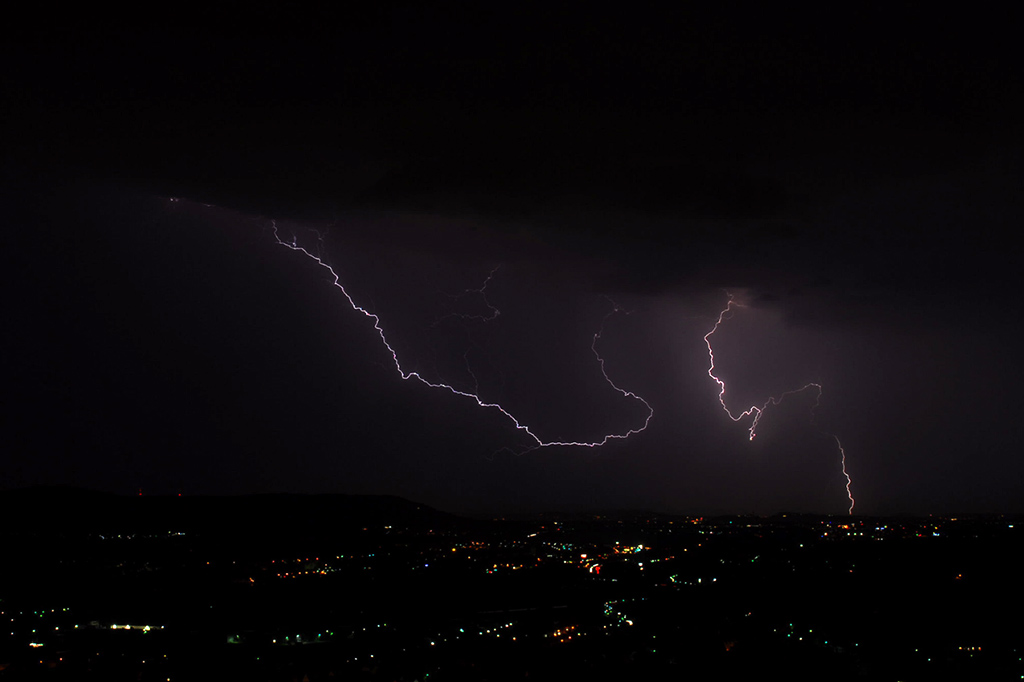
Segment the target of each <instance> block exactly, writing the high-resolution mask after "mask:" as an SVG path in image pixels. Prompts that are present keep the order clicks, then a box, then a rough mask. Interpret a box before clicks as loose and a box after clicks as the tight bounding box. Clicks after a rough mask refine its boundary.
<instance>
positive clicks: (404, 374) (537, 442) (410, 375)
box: [271, 222, 654, 452]
mask: <svg viewBox="0 0 1024 682" xmlns="http://www.w3.org/2000/svg"><path fill="white" fill-rule="evenodd" d="M271 226H272V231H273V235H274V240H275V241H276V242H277V243H278V244H279V245H281V246H285V247H287V248H289V249H291V250H292V251H295V252H298V253H301V254H302V255H304V256H305V257H307V258H309V259H310V260H312V261H313V262H315V263H316V264H317V265H318V266H319V267H321V268H323V269H325V270H327V272H328V273H330V275H331V279H332V282H331V285H332V286H334V287H335V288H337V289H338V290H339V291H341V294H342V296H344V298H345V300H346V301H347V302H348V304H349V306H351V308H352V309H353V310H355V311H357V312H359V313H361V314H362V315H364V316H365V317H368V318H369V319H370V320H372V321H373V328H374V329H375V330H376V331H377V335H378V336H379V337H380V340H381V343H382V344H383V345H384V348H385V349H387V351H388V352H389V353H390V354H391V359H392V360H393V361H394V365H395V369H396V370H397V371H398V374H399V376H400V377H401V378H402V379H403V380H405V381H408V380H410V379H415V380H416V381H419V382H420V383H422V384H424V385H426V386H429V387H431V388H437V389H443V390H446V391H448V392H450V393H452V394H454V395H457V396H461V397H463V398H468V399H470V400H472V401H474V402H475V403H476V404H477V405H478V406H480V407H483V408H487V409H492V410H497V411H498V412H500V413H501V414H503V415H504V416H505V417H506V418H507V419H508V420H509V421H511V422H512V424H513V425H515V428H516V429H517V430H519V431H521V432H523V433H525V434H526V435H527V436H529V438H530V439H531V440H532V441H533V444H532V445H530V446H528V447H527V448H526V450H525V451H526V452H528V451H531V450H536V449H538V448H548V447H558V446H563V447H586V448H597V447H601V446H602V445H605V444H606V443H608V442H609V441H611V440H623V439H626V438H629V437H630V436H632V435H635V434H637V433H640V432H641V431H643V430H645V429H646V428H647V425H648V424H649V423H650V421H651V417H653V416H654V410H653V409H652V408H651V406H650V405H649V404H648V403H647V401H646V400H644V399H643V398H641V397H640V396H639V395H637V394H636V393H633V392H632V391H627V390H625V389H623V388H619V386H617V385H616V384H615V382H613V381H612V380H611V378H610V377H609V376H608V373H607V372H606V371H605V368H604V358H603V357H601V354H600V353H599V352H598V350H597V343H598V341H599V340H600V338H601V334H602V332H603V331H604V322H605V321H607V319H608V318H609V317H610V316H611V315H614V314H616V313H618V312H620V309H619V307H618V306H615V307H614V308H613V310H612V312H610V313H609V314H608V315H606V316H605V318H604V321H602V323H601V328H600V329H598V331H597V332H596V333H595V334H594V337H593V340H592V342H591V344H590V348H591V350H592V351H593V353H594V356H595V357H596V358H597V361H598V364H599V366H600V368H601V374H602V375H603V376H604V378H605V381H607V382H608V385H609V386H611V387H612V388H613V389H615V390H616V391H618V392H619V393H621V394H622V395H623V397H626V398H632V399H633V400H636V401H639V402H640V403H642V404H643V405H644V407H645V408H647V417H646V418H645V419H644V422H643V425H642V426H640V427H637V428H632V429H629V430H628V431H626V432H625V433H610V434H607V435H605V436H603V437H602V438H601V439H600V440H595V441H592V442H588V441H562V440H551V441H548V440H544V439H542V438H540V437H539V436H538V435H537V434H535V433H534V432H533V431H532V430H531V429H530V427H529V425H527V424H524V423H523V422H521V421H519V419H517V418H516V417H515V416H514V415H513V414H512V413H511V412H509V411H508V410H506V409H505V408H504V407H502V406H501V405H500V404H498V403H491V402H486V401H485V400H484V399H482V398H481V397H480V396H479V395H478V392H469V391H461V390H459V389H457V388H455V387H453V386H451V385H449V384H446V383H443V382H432V381H428V380H427V379H425V378H423V377H422V376H421V375H420V374H419V373H418V372H413V371H406V370H404V369H403V368H402V363H401V361H400V360H399V358H398V353H397V352H396V351H395V349H394V348H393V347H392V346H391V344H390V343H389V342H388V340H387V337H386V336H385V334H384V329H383V327H382V326H381V320H380V317H379V316H377V315H376V314H375V313H372V312H370V311H369V310H367V309H366V308H363V307H362V306H360V305H358V304H357V303H356V302H355V300H354V299H353V298H352V296H351V295H350V294H349V293H348V291H347V290H346V289H345V287H344V286H343V285H342V284H341V278H340V277H339V275H338V273H337V272H336V271H335V270H334V268H333V267H331V265H329V264H328V263H327V262H326V261H324V259H323V258H322V256H321V253H320V252H319V251H318V253H316V254H314V253H311V252H310V251H307V250H306V249H305V248H304V247H302V246H300V245H299V244H298V242H297V241H296V240H295V239H294V238H293V239H292V240H291V241H290V242H289V241H283V240H282V239H281V238H280V237H279V236H278V233H277V224H276V223H273V222H272V223H271ZM493 275H494V271H491V274H490V275H489V276H488V278H487V281H485V282H484V285H483V286H482V287H480V289H478V290H475V291H476V292H477V293H480V294H483V293H484V291H483V290H484V288H485V287H486V286H487V282H489V281H490V279H491V277H493ZM485 300H486V299H485ZM486 304H487V306H488V308H491V310H492V313H491V315H490V316H481V319H482V320H484V321H486V319H487V317H490V319H493V318H494V317H497V308H494V307H493V306H491V305H490V303H489V302H488V303H486ZM478 390H479V389H477V391H478Z"/></svg>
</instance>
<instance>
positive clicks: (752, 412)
mask: <svg viewBox="0 0 1024 682" xmlns="http://www.w3.org/2000/svg"><path fill="white" fill-rule="evenodd" d="M727 295H728V296H729V300H728V302H727V303H726V305H725V308H724V309H723V310H722V312H720V313H719V314H718V319H717V320H716V321H715V326H714V327H712V328H711V331H709V332H708V333H707V334H705V335H704V343H705V344H706V345H707V347H708V359H709V360H710V365H709V366H708V376H709V377H711V379H712V380H713V381H714V382H715V383H716V384H718V402H719V403H721V405H722V409H723V410H725V413H726V414H727V415H729V419H731V420H733V421H734V422H738V421H740V420H741V419H745V418H747V417H753V418H752V419H751V421H750V428H749V429H748V430H747V435H748V437H749V440H754V437H755V436H756V435H757V425H758V424H759V423H760V422H761V417H763V416H764V412H765V410H767V409H768V407H769V406H770V405H780V404H781V403H782V401H783V400H785V399H786V396H790V395H795V394H797V393H803V392H804V391H806V390H808V389H811V388H813V389H814V390H815V391H816V392H817V397H816V398H815V401H814V407H812V408H811V416H812V420H813V418H814V416H815V414H814V411H815V410H816V409H817V408H818V403H819V402H820V401H821V393H822V389H821V384H819V383H817V382H814V381H812V382H809V383H807V384H804V385H803V386H801V387H800V388H796V389H793V390H790V391H785V392H784V393H780V394H779V396H778V397H775V396H771V397H769V398H768V400H766V401H765V402H764V404H763V405H761V406H757V405H751V406H750V407H748V408H747V409H746V410H744V411H743V412H740V413H739V414H733V412H732V410H730V409H729V406H728V405H726V404H725V382H724V381H722V380H721V379H720V378H719V377H718V376H716V375H715V351H714V349H713V348H712V347H711V337H712V335H714V333H715V332H717V331H718V328H719V327H720V326H721V325H722V323H723V322H724V321H725V320H726V319H727V318H726V315H728V314H729V313H730V312H732V308H733V306H734V305H735V306H736V307H737V308H741V307H743V305H742V304H740V303H736V301H735V299H734V298H733V295H732V294H727ZM819 431H820V429H819ZM822 433H825V432H824V431H822ZM825 435H828V436H831V437H832V438H833V439H834V440H835V441H836V447H837V448H838V449H839V455H840V463H841V465H842V470H843V476H844V477H845V478H846V496H847V498H848V499H849V500H850V507H849V509H848V510H847V513H849V514H853V507H854V504H856V502H855V500H854V499H853V493H852V492H851V490H850V486H851V484H852V483H853V481H852V480H851V479H850V474H849V473H847V471H846V451H845V450H843V444H842V443H840V442H839V438H838V436H836V435H835V434H832V433H825Z"/></svg>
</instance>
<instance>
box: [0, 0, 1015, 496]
mask: <svg viewBox="0 0 1024 682" xmlns="http://www.w3.org/2000/svg"><path fill="white" fill-rule="evenodd" d="M236 10H237V11H223V12H212V11H211V10H202V11H199V10H197V11H195V12H190V11H186V10H184V9H182V8H178V9H176V10H175V11H174V13H173V15H172V16H169V17H168V18H167V22H168V23H166V24H162V25H159V26H148V27H144V26H143V25H141V24H140V25H137V26H136V27H135V28H132V29H124V28H120V27H121V26H122V25H123V21H125V20H126V19H125V18H124V17H103V16H95V15H91V14H90V15H88V16H79V17H74V16H65V17H48V18H46V21H45V22H42V23H41V24H40V26H43V28H33V29H25V30H23V31H22V30H19V31H18V32H17V34H16V35H13V36H8V37H7V38H6V39H5V40H6V41H7V42H6V43H5V44H4V45H3V47H2V48H0V49H2V51H3V60H4V65H5V66H4V69H3V73H2V75H0V91H2V93H3V94H2V96H0V98H2V99H0V101H2V103H3V106H2V111H0V117H2V123H3V129H4V131H5V133H4V136H3V142H2V143H0V144H2V147H0V149H2V154H3V164H2V172H3V190H2V205H0V208H2V213H0V217H2V223H3V229H2V234H3V237H2V239H3V242H2V251H0V252H2V254H3V255H2V259H3V261H2V265H3V270H4V273H5V274H6V275H7V277H6V278H5V279H6V280H7V285H6V286H5V296H4V303H5V305H4V315H3V318H4V324H3V325H2V327H3V332H2V336H0V339H2V344H3V355H2V357H3V367H4V369H3V375H4V379H3V386H4V389H3V394H2V395H3V414H4V420H3V421H4V424H5V425H4V427H3V441H2V447H0V465H2V469H0V472H2V474H0V487H2V488H3V489H11V488H19V487H24V486H31V485H38V484H45V485H56V484H67V485H76V486H82V487H88V488H95V489H99V490H109V491H114V492H120V493H130V494H135V493H137V492H138V491H139V489H141V490H142V491H143V493H144V494H177V493H178V492H181V493H183V494H186V495H188V494H238V493H257V492H309V493H325V492H339V493H375V494H395V495H401V496H404V497H407V498H410V499H413V500H416V501H420V502H425V503H427V504H431V505H434V506H436V507H439V508H441V509H445V510H449V511H456V512H483V511H537V510H557V509H567V510H568V509H614V508H639V509H650V510H660V511H669V512H687V513H691V512H692V513H719V512H758V513H774V512H778V511H808V512H823V513H837V514H840V513H845V512H846V509H847V507H848V505H849V502H848V500H847V497H846V491H845V489H844V485H845V479H844V478H843V475H842V469H841V466H840V459H839V453H838V450H837V448H836V445H835V441H834V440H833V438H832V435H830V434H834V435H835V436H838V437H839V438H840V439H841V441H842V444H843V446H844V448H845V450H846V454H847V469H848V472H849V474H850V476H851V478H852V490H853V494H854V496H855V498H856V501H857V506H856V508H855V511H856V512H857V513H863V514H888V513H902V512H912V513H953V512H956V513H962V512H1021V511H1024V458H1022V457H1021V455H1020V448H1019V445H1018V443H1017V439H1018V434H1019V425H1020V420H1021V417H1020V414H1019V405H1020V404H1021V400H1020V393H1021V387H1022V386H1024V373H1022V362H1021V351H1020V349H1021V348H1022V347H1024V346H1022V342H1024V333H1022V332H1024V329H1022V326H1021V305H1020V286H1019V272H1020V270H1021V266H1020V253H1021V249H1020V247H1019V236H1020V226H1021V222H1022V219H1024V193H1022V189H1021V188H1022V186H1024V185H1022V183H1021V176H1022V163H1021V161H1022V160H1021V150H1022V144H1021V142H1022V135H1021V134H1022V123H1021V121H1024V117H1022V114H1024V111H1022V106H1021V104H1022V102H1024V89H1022V81H1021V79H1020V75H1019V69H1018V68H1017V64H1018V62H1019V58H1018V57H1019V55H1018V50H1017V47H1016V46H1015V45H1014V41H1015V40H1016V36H1015V33H1014V31H1015V28H1016V27H1017V26H1019V23H1018V22H1017V21H1016V19H1015V18H1014V17H1011V16H1008V15H1007V16H1004V15H1000V14H999V13H996V12H994V11H993V12H992V13H989V14H985V13H983V12H981V11H980V10H974V9H973V8H968V9H965V10H963V11H965V12H969V14H968V15H966V16H965V15H956V16H949V17H933V16H924V15H923V14H922V13H921V12H920V11H918V10H910V9H908V10H906V11H902V10H900V9H892V8H889V9H886V10H885V11H884V12H882V11H879V12H869V11H860V10H858V11H857V12H854V10H852V9H850V8H843V9H842V10H840V9H837V8H834V7H831V6H830V7H827V8H824V9H822V10H821V11H820V12H819V13H816V14H815V13H811V14H807V13H800V14H795V13H793V14H789V15H779V14H775V13H770V12H769V11H768V10H763V11H762V12H761V13H753V12H750V11H745V12H744V13H743V14H736V15H735V16H727V15H726V14H725V13H722V12H719V13H715V14H701V13H700V12H697V11H692V10H678V9H673V10H669V9H667V8H663V7H659V8H648V9H646V10H641V9H639V8H633V6H628V7H627V6H620V7H619V9H618V10H617V11H616V12H607V13H604V12H602V13H599V14H592V13H591V11H590V10H587V11H584V10H582V9H579V8H576V9H573V10H561V9H552V8H551V6H547V7H546V8H545V9H534V8H530V9H524V6H518V8H514V7H512V6H497V5H494V4H493V3H484V4H481V5H480V6H478V7H470V6H468V5H448V6H446V8H445V9H444V10H439V9H426V8H421V7H418V6H413V7H402V6H388V7H365V8H363V9H361V10H358V11H350V10H348V9H342V8H340V7H339V8H338V9H336V10H333V11H314V12H309V11H305V12H303V13H300V14H298V15H296V14H293V13H292V12H290V11H278V10H276V9H275V8H273V7H270V6H266V5H264V6H260V5H254V6H250V5H248V4H247V5H245V6H244V7H241V6H239V7H237V8H236ZM840 12H850V14H847V15H840ZM41 19H42V18H41ZM57 20H59V21H60V22H61V24H60V25H54V24H52V23H50V22H53V21H57ZM253 24H259V25H260V26H261V27H262V28H259V29H253V28H249V26H250V25H253ZM115 26H116V27H118V28H112V27H115ZM172 197H173V198H177V199H179V200H178V201H172V200H171V198H172ZM274 226H276V228H277V234H278V236H279V237H280V238H281V239H282V240H283V241H286V242H288V243H292V241H293V240H294V243H295V244H297V245H298V246H301V247H303V248H305V249H308V250H309V251H310V252H312V253H322V254H323V257H324V259H325V261H327V262H329V263H330V264H331V265H332V266H333V267H334V269H335V270H336V271H337V273H338V274H339V275H340V277H341V282H342V284H343V285H344V286H345V287H346V290H347V291H348V293H349V294H350V295H351V296H352V297H353V299H354V300H355V301H356V303H357V304H359V305H361V306H364V307H365V308H366V309H368V310H370V311H372V312H373V313H376V314H378V315H379V316H380V320H381V325H382V327H383V328H384V330H385V332H386V334H387V337H388V341H389V342H390V343H391V345H392V346H393V347H394V349H395V351H396V352H397V353H398V356H399V358H400V360H401V362H402V366H403V369H405V370H406V371H416V372H419V373H420V375H421V376H423V377H424V379H426V380H427V381H430V382H444V383H446V384H449V385H451V386H453V387H454V388H456V389H457V390H460V391H467V392H470V391H478V392H479V395H480V396H481V398H482V399H483V400H484V401H485V402H491V401H494V402H499V403H501V404H502V406H503V407H505V409H507V410H508V411H509V412H511V413H512V414H514V415H515V416H516V418H518V419H519V420H520V421H521V422H523V423H525V424H528V425H529V426H530V428H531V430H532V431H533V432H534V433H536V434H537V435H538V437H540V438H541V439H542V440H545V441H595V440H600V439H601V438H602V437H603V436H604V435H606V434H610V433H619V434H621V433H625V432H627V431H629V430H630V429H635V428H639V427H641V426H642V425H643V423H644V420H645V418H646V414H647V413H646V410H645V409H644V407H643V405H642V404H641V403H639V402H638V401H635V400H631V399H629V398H626V397H623V396H622V395H621V394H620V393H617V392H616V391H615V390H614V389H613V388H612V387H611V386H609V385H608V384H607V383H606V382H605V380H604V378H603V377H602V376H601V368H600V366H599V364H598V362H597V360H596V358H595V357H594V355H593V353H592V351H591V343H592V341H593V335H594V334H595V332H597V331H598V330H599V329H601V328H602V325H603V333H602V335H601V338H600V340H599V341H598V343H597V349H598V351H599V352H600V353H601V356H602V357H603V358H604V359H605V361H606V362H605V370H606V371H607V373H608V376H609V378H610V379H611V380H612V381H613V382H615V384H616V385H618V386H620V387H621V388H623V389H625V390H628V391H634V392H636V394H638V395H639V396H642V397H643V398H644V399H645V400H646V401H647V402H648V403H649V404H650V406H651V407H652V408H653V410H654V416H653V418H652V419H651V421H650V424H649V426H648V428H647V429H646V430H645V431H643V432H642V433H639V434H635V435H633V436H631V437H629V438H628V439H625V440H613V441H612V442H610V443H608V444H607V445H605V446H603V447H601V448H597V449H591V448H566V447H550V448H540V449H536V450H532V451H530V450H529V449H528V448H529V446H531V445H533V444H534V443H533V442H532V441H531V440H530V438H529V437H528V436H525V435H524V434H522V433H521V432H517V431H516V429H515V428H514V427H513V424H512V423H511V422H510V421H509V420H508V419H507V418H505V417H504V416H503V415H501V413H499V412H497V411H496V410H493V409H481V408H480V407H478V406H477V405H476V404H475V402H474V401H472V400H468V399H466V398H463V397H460V396H456V395H452V394H451V393H449V392H447V391H444V390H435V389H431V388H429V387H427V386H425V385H423V384H421V383H417V382H416V380H415V379H412V380H409V381H403V380H402V378H401V377H400V375H399V373H398V372H397V371H396V369H395V366H394V363H393V362H392V360H391V357H390V354H389V353H388V352H387V350H386V349H385V348H384V347H383V345H382V344H381V341H380V338H379V337H378V336H377V335H376V332H375V331H374V328H373V321H372V320H370V319H368V318H367V317H365V316H363V315H361V314H359V313H358V312H355V311H353V310H352V309H351V307H350V306H349V305H348V303H347V302H346V300H345V299H344V296H343V295H342V293H341V292H340V291H339V290H338V289H336V288H334V287H332V286H331V284H332V281H331V277H330V276H329V273H327V272H326V270H325V269H323V268H321V267H318V266H317V264H316V263H315V262H313V261H312V260H310V259H309V258H307V257H305V256H304V255H303V254H301V253H298V252H295V251H292V250H289V249H288V248H286V247H285V246H282V245H281V244H278V243H277V242H276V240H275V236H274V231H273V230H274ZM318 234H319V235H322V237H323V239H322V242H321V241H319V240H318ZM318 249H322V250H318ZM488 276H490V279H488ZM485 282H486V288H485V289H483V291H481V288H482V287H483V285H484V283H485ZM730 293H731V294H732V295H733V296H734V298H735V301H736V302H737V303H741V304H742V307H737V308H734V311H733V312H734V314H733V315H732V316H731V317H730V318H729V319H727V320H726V321H725V322H724V323H723V325H722V326H721V327H720V329H719V330H718V332H716V334H715V335H714V336H713V337H711V338H712V343H713V345H714V348H715V358H716V374H717V375H718V376H719V377H721V378H722V379H723V380H724V381H725V382H726V384H727V386H728V390H727V393H726V402H727V404H728V406H729V408H730V409H731V410H733V412H734V413H738V412H741V411H742V410H743V409H745V408H747V407H749V406H750V405H754V404H756V405H761V404H763V403H764V402H765V401H766V400H767V399H768V397H769V396H772V395H776V396H777V395H779V394H780V393H782V392H784V391H787V390H791V389H795V388H799V387H800V386H803V385H805V384H806V383H807V382H812V381H813V382H818V383H820V384H821V386H822V388H823V392H822V397H821V401H820V405H819V406H818V407H817V408H816V409H814V411H813V412H812V408H813V407H814V402H815V394H814V392H813V391H806V392H804V393H801V394H798V395H791V396H789V397H787V398H786V400H785V401H784V402H783V403H782V405H780V406H777V407H770V408H769V409H768V410H767V411H766V412H765V414H764V417H763V418H762V420H761V422H760V425H759V427H758V430H757V438H756V439H755V440H754V441H753V442H750V441H748V438H747V428H748V427H749V420H743V421H742V422H741V423H733V422H732V421H730V420H729V418H728V416H727V415H726V414H725V412H724V411H723V410H722V408H721V406H720V405H719V403H718V400H717V393H718V387H717V386H716V385H715V383H714V381H713V380H712V379H711V378H710V377H709V376H708V350H707V347H706V346H705V344H704V335H705V334H707V333H708V332H709V331H710V330H711V329H712V327H713V326H714V324H715V320H716V319H717V317H718V314H719V312H720V311H721V310H722V309H723V308H724V307H725V304H726V302H727V300H728V295H729V294H730ZM616 306H617V307H618V308H619V309H620V312H619V313H616V314H614V315H611V316H610V317H609V316H608V315H609V313H611V312H612V311H614V310H615V309H616ZM495 310H497V311H500V314H499V315H497V316H496V317H493V315H494V311H495ZM485 317H493V319H490V320H488V321H484V320H482V319H480V318H485Z"/></svg>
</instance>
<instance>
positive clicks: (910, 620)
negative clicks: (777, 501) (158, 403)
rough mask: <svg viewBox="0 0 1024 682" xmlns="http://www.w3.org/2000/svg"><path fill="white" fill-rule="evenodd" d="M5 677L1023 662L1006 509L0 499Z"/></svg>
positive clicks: (407, 674) (454, 673) (874, 674)
mask: <svg viewBox="0 0 1024 682" xmlns="http://www.w3.org/2000/svg"><path fill="white" fill-rule="evenodd" d="M0 510H2V512H3V514H4V519H5V523H4V524H3V527H2V531H0V541H2V545H0V546H2V552H0V556H2V557H3V559H2V561H0V612H2V613H0V625H2V626H3V627H2V628H0V681H2V680H34V679H45V680H192V679H207V678H218V679H237V680H307V679H308V680H311V681H316V680H327V679H351V680H363V679H365V680H420V681H424V680H430V681H431V682H432V681H434V680H438V681H440V680H520V679H523V680H556V679H567V678H571V679H602V680H604V679H637V680H647V679H690V680H703V679H714V680H732V679H736V680H740V679H752V678H754V677H761V676H764V675H769V676H772V677H776V676H781V678H782V679H787V680H824V679H828V680H861V679H864V680H963V679H979V680H980V679H984V680H1019V679H1024V662H1022V657H1024V637H1022V634H1024V628H1022V626H1021V623H1020V619H1019V614H1018V611H1019V609H1020V606H1021V603H1022V600H1021V597H1022V592H1024V590H1022V588H1021V583H1020V579H1019V578H1020V569H1019V563H1018V558H1017V557H1018V556H1019V553H1020V548H1021V545H1022V542H1021V538H1022V537H1024V528H1022V526H1021V524H1020V522H1019V521H1017V520H1015V519H1012V518H1009V517H984V518H966V517H964V518H938V517H928V518H888V519H879V518H865V517H811V516H800V515H778V516H774V517H770V518H756V517H720V518H693V517H674V516H664V515H655V514H648V513H621V512H620V513H615V514H607V515H605V514H592V515H570V514H565V515H558V514H552V515H548V516H542V517H529V518H527V517H524V518H515V519H511V518H506V519H487V520H483V519H464V518H459V517H455V516H451V515H448V514H444V513H442V512H438V511H436V510H433V509H430V508H428V507H424V506H422V505H417V504H415V503H411V502H408V501H405V500H401V499H398V498H386V497H347V496H284V495H281V496H256V497H235V498H201V497H183V498H179V497H173V498H167V497H163V498H161V497H117V496H110V495H103V494H97V493H88V492H83V491H75V490H48V489H42V490H30V491H16V492H8V493H4V494H2V495H0Z"/></svg>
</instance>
